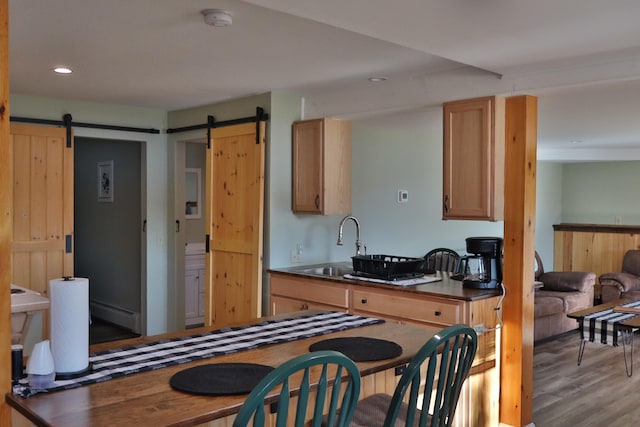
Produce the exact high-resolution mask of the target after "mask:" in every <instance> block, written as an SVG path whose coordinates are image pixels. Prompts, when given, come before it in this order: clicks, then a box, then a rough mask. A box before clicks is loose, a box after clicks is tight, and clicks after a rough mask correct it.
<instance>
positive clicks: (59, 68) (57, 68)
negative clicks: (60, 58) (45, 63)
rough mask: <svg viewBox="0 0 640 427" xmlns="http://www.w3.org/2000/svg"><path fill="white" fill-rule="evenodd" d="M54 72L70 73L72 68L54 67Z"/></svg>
mask: <svg viewBox="0 0 640 427" xmlns="http://www.w3.org/2000/svg"><path fill="white" fill-rule="evenodd" d="M53 71H54V72H56V73H58V74H71V73H73V70H72V69H71V68H67V67H56V68H54V69H53Z"/></svg>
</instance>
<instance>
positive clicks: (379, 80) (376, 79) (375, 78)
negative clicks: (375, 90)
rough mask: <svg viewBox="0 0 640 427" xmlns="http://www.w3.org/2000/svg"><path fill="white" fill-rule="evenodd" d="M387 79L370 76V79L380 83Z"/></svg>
mask: <svg viewBox="0 0 640 427" xmlns="http://www.w3.org/2000/svg"><path fill="white" fill-rule="evenodd" d="M385 80H387V78H386V77H369V81H370V82H372V83H380V82H384V81H385Z"/></svg>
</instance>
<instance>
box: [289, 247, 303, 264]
mask: <svg viewBox="0 0 640 427" xmlns="http://www.w3.org/2000/svg"><path fill="white" fill-rule="evenodd" d="M300 261H302V243H296V245H295V246H294V247H293V248H292V249H291V262H300Z"/></svg>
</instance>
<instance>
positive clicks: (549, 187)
mask: <svg viewBox="0 0 640 427" xmlns="http://www.w3.org/2000/svg"><path fill="white" fill-rule="evenodd" d="M561 211H562V164H561V163H551V162H538V165H537V173H536V250H537V251H538V253H539V254H540V257H541V258H542V264H543V265H544V268H545V270H546V271H552V270H553V225H554V224H558V223H560V222H561Z"/></svg>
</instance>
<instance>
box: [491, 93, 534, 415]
mask: <svg viewBox="0 0 640 427" xmlns="http://www.w3.org/2000/svg"><path fill="white" fill-rule="evenodd" d="M537 121H538V99H537V98H536V97H532V96H516V97H511V98H507V100H506V124H505V128H506V129H505V189H504V191H505V212H504V278H503V282H504V285H505V288H506V296H505V299H504V304H503V311H504V312H503V319H504V329H503V331H502V344H501V372H500V378H501V379H500V422H501V423H502V424H506V425H511V426H517V427H521V426H526V425H528V424H531V423H532V422H533V405H532V399H533V306H534V295H533V281H534V277H533V260H534V257H535V255H534V254H535V223H536V218H535V212H536V145H537Z"/></svg>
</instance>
